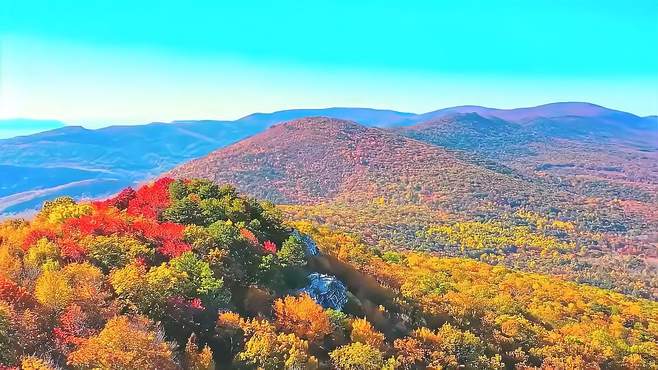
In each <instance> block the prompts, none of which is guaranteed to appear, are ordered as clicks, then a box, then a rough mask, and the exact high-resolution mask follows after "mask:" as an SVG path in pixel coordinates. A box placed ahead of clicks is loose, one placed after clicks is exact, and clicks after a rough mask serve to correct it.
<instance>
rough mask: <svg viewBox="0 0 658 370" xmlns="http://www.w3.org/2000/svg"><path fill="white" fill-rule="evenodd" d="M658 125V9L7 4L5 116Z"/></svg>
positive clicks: (649, 1)
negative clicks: (449, 113) (604, 116)
mask: <svg viewBox="0 0 658 370" xmlns="http://www.w3.org/2000/svg"><path fill="white" fill-rule="evenodd" d="M556 101H587V102H592V103H595V104H600V105H604V106H607V107H610V108H614V109H620V110H624V111H629V112H632V113H635V114H638V115H650V114H657V113H658V1H656V0H633V1H626V2H622V1H617V0H615V1H608V0H597V1H590V0H533V1H526V0H516V1H515V0H504V1H471V0H460V1H458V0H453V1H440V0H433V1H416V0H405V1H388V0H378V1H371V0H361V1H354V0H349V1H348V0H335V1H329V0H324V1H312V0H306V1H301V0H300V1H291V0H277V1H264V0H261V1H255V0H241V1H218V0H213V1H180V0H178V1H168V0H157V1H154V0H142V1H134V0H102V1H101V0H77V1H72V0H58V1H52V0H43V1H37V0H0V118H1V117H5V118H7V117H31V118H42V119H59V120H63V121H65V122H68V123H75V124H84V125H87V126H102V125H107V124H117V123H146V122H151V121H171V120H177V119H236V118H239V117H241V116H244V115H247V114H249V113H253V112H270V111H275V110H281V109H290V108H322V107H332V106H349V107H356V106H359V107H371V108H385V109H395V110H400V111H407V112H414V113H422V112H427V111H431V110H435V109H439V108H444V107H449V106H455V105H471V104H476V105H484V106H490V107H497V108H513V107H522V106H534V105H539V104H544V103H549V102H556Z"/></svg>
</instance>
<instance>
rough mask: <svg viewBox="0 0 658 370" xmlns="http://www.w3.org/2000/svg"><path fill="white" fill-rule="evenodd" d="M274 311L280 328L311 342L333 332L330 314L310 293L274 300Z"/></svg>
mask: <svg viewBox="0 0 658 370" xmlns="http://www.w3.org/2000/svg"><path fill="white" fill-rule="evenodd" d="M274 313H275V314H276V324H277V326H278V327H279V328H280V329H282V330H284V331H287V332H291V333H294V334H296V335H297V336H298V337H300V338H304V339H307V340H309V341H310V342H317V341H319V340H321V339H322V338H324V337H325V336H326V335H328V334H331V332H332V328H331V322H330V321H329V316H327V313H326V312H325V311H324V309H323V308H322V306H320V305H319V304H317V303H315V301H314V300H313V299H312V298H311V297H309V296H308V295H302V296H301V297H293V296H287V297H285V298H284V299H277V300H276V301H275V302H274Z"/></svg>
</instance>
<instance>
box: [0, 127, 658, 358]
mask: <svg viewBox="0 0 658 370" xmlns="http://www.w3.org/2000/svg"><path fill="white" fill-rule="evenodd" d="M324 121H325V122H326V120H324ZM333 125H336V126H338V128H342V130H350V129H352V130H355V131H363V130H364V129H362V128H358V127H354V125H353V124H348V123H344V122H335V121H334V122H333ZM363 135H368V134H367V133H363ZM386 135H390V134H386ZM391 140H392V139H391ZM405 140H407V139H401V142H400V143H403V142H404V141H405ZM657 318H658V303H656V302H655V301H650V300H646V299H639V298H634V297H630V296H626V295H623V294H619V293H614V292H611V291H609V290H606V289H601V288H593V287H590V286H586V285H580V284H574V283H570V282H566V281H564V280H562V279H559V278H556V277H551V276H546V275H539V274H531V273H525V272H520V271H515V270H510V269H507V268H505V267H501V266H491V265H490V264H487V263H484V262H477V261H473V260H470V259H464V258H441V257H436V256H432V255H430V254H427V253H423V252H394V251H386V252H382V251H380V250H378V249H377V248H375V247H374V246H372V245H369V244H367V243H364V242H363V241H361V240H360V239H359V238H357V237H355V236H353V235H350V234H346V233H341V232H337V231H335V230H331V229H330V228H327V227H323V226H316V225H313V223H312V222H307V221H296V222H284V221H283V218H282V214H281V213H280V211H279V210H278V209H277V208H276V207H275V206H274V205H273V204H271V203H269V202H267V201H262V200H257V199H254V198H250V197H246V196H244V195H241V194H240V193H238V192H236V189H235V188H234V187H232V186H230V185H221V186H220V185H218V184H214V183H212V182H210V181H207V180H197V179H181V180H176V181H174V180H172V179H170V178H161V179H159V180H157V181H156V182H154V183H151V184H148V185H145V186H143V187H141V188H139V189H137V190H133V189H130V188H129V189H125V190H123V191H122V192H120V194H118V195H117V196H116V197H113V198H109V199H106V200H103V201H97V202H93V203H76V202H75V201H73V200H72V199H71V198H69V197H61V198H57V199H55V200H53V201H50V202H47V203H46V204H45V205H44V206H43V208H42V209H41V210H40V211H39V213H38V214H37V215H36V216H35V217H34V218H33V219H32V220H30V221H25V220H8V221H5V222H2V223H0V368H2V369H21V370H23V369H25V370H27V369H39V370H55V369H62V368H64V369H68V368H71V369H136V370H152V369H172V370H175V369H195V370H212V369H225V368H237V369H284V368H287V369H341V370H350V369H360V370H382V369H385V370H394V369H399V370H404V369H439V368H446V369H458V368H464V369H492V370H500V369H505V368H517V369H538V368H544V369H595V368H610V369H621V368H624V369H644V368H647V369H652V368H655V367H656V366H658V346H657V345H656V343H658V332H657V331H656V328H657V327H658V322H657Z"/></svg>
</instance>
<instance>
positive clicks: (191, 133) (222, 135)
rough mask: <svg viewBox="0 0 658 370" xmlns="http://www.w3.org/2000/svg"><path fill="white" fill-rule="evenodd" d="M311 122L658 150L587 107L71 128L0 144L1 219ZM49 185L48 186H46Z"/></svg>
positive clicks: (636, 128) (638, 126)
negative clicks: (281, 126) (282, 126)
mask: <svg viewBox="0 0 658 370" xmlns="http://www.w3.org/2000/svg"><path fill="white" fill-rule="evenodd" d="M309 116H323V117H329V118H335V119H344V120H349V121H353V122H356V123H359V124H361V125H364V126H374V127H380V128H385V129H389V130H392V131H397V134H402V135H404V136H408V137H410V138H414V139H418V140H424V141H426V142H429V143H431V144H434V145H439V146H444V147H445V148H447V149H450V150H453V149H455V150H460V151H462V152H464V153H465V155H467V156H471V154H472V153H470V152H475V154H482V152H483V151H488V150H489V149H491V150H492V152H496V153H505V152H507V153H515V152H516V151H517V150H521V151H523V150H526V151H527V150H529V147H530V146H531V145H536V144H537V143H543V144H545V143H547V140H554V139H568V140H576V141H588V142H591V141H595V142H596V141H598V142H600V143H604V142H605V143H608V142H614V145H615V146H618V147H621V146H623V147H624V148H627V147H630V148H632V150H633V151H635V152H639V153H652V152H653V151H654V150H655V147H656V143H657V142H658V120H657V119H656V117H638V116H635V115H632V114H630V113H624V112H619V111H615V110H610V109H607V108H603V107H600V106H596V105H593V104H588V103H554V104H548V105H543V106H539V107H533V108H520V109H511V110H504V109H492V108H485V107H479V106H461V107H453V108H447V109H441V110H437V111H433V112H429V113H425V114H413V113H403V112H396V111H392V110H378V109H366V108H327V109H298V110H286V111H279V112H274V113H256V114H252V115H249V116H246V117H243V118H241V119H238V120H236V121H212V120H201V121H199V120H187V121H174V122H172V123H159V122H158V123H151V124H147V125H136V126H110V127H106V128H102V129H96V130H89V129H85V128H83V127H78V126H65V127H60V128H56V129H54V130H49V131H45V132H40V133H37V134H32V135H27V136H19V137H14V138H10V139H4V140H0V165H3V166H6V167H5V168H6V171H4V172H3V173H7V174H9V176H3V179H2V180H0V212H5V213H16V212H21V211H25V210H27V209H31V208H34V207H37V206H38V205H39V204H40V202H41V201H43V200H44V199H46V198H48V197H52V196H54V195H58V194H62V193H63V192H64V191H65V192H66V193H67V194H70V195H73V196H74V197H77V198H94V197H99V196H105V195H108V194H111V193H113V192H116V191H118V190H119V189H121V188H123V187H125V186H129V185H133V184H136V183H139V182H141V181H145V180H147V179H149V178H151V177H153V176H156V175H158V174H160V173H163V172H165V171H167V170H170V169H171V168H173V167H175V166H176V165H178V164H181V163H184V162H186V161H189V160H192V159H194V158H198V157H202V156H204V155H206V154H208V153H210V152H212V151H213V150H216V149H218V148H222V147H225V146H227V145H229V144H232V143H234V142H237V141H239V140H241V139H244V138H247V137H249V136H252V135H254V134H257V133H260V132H262V131H264V130H266V129H267V128H268V127H270V126H272V125H275V124H277V123H280V122H284V121H289V120H293V119H299V118H303V117H309ZM428 125H429V126H428ZM428 127H432V128H430V129H429V130H428V129H427V128H428ZM437 130H438V131H437ZM485 136H486V138H485ZM496 137H497V139H496ZM512 139H513V140H512ZM497 142H498V144H497ZM512 144H514V145H512ZM474 148H479V149H478V150H475V149H474ZM464 153H461V154H464ZM471 157H472V156H471ZM471 157H469V158H463V160H465V161H471V162H472V161H475V162H476V163H480V164H482V163H483V162H482V161H483V160H484V161H485V162H487V161H490V159H491V158H485V159H482V158H471ZM490 157H492V158H494V159H496V158H495V157H494V156H490ZM478 161H479V162H478ZM490 165H492V166H495V167H497V168H499V169H500V167H501V166H499V165H497V164H491V163H490ZM538 165H541V164H538ZM549 165H550V164H549ZM490 167H491V166H490ZM44 176H47V178H48V181H45V182H44V181H42V179H43V178H44ZM16 179H19V181H17V180H16Z"/></svg>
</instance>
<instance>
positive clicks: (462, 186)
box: [169, 117, 658, 297]
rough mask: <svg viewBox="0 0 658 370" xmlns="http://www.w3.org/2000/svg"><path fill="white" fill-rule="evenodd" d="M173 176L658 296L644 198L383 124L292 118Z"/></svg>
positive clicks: (453, 250) (416, 244)
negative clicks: (599, 190)
mask: <svg viewBox="0 0 658 370" xmlns="http://www.w3.org/2000/svg"><path fill="white" fill-rule="evenodd" d="M471 118H475V117H471ZM476 121H477V122H475V126H478V125H480V124H486V125H489V124H494V125H505V126H508V125H509V124H508V123H504V122H498V121H496V122H493V123H491V121H490V120H485V121H481V120H479V119H477V120H476ZM169 175H171V176H173V177H178V178H184V177H202V178H207V179H211V180H213V181H215V182H217V183H225V182H227V183H233V184H236V186H237V187H238V189H240V190H241V191H244V192H246V193H248V194H251V195H254V196H258V197H264V198H267V199H269V200H272V201H274V202H276V203H278V204H282V205H285V206H284V207H283V209H284V210H285V211H286V212H287V214H288V216H289V217H290V218H293V219H311V220H315V221H316V222H318V223H320V224H328V225H331V226H333V227H337V228H340V229H342V230H350V231H351V232H356V233H357V234H359V235H360V236H361V237H363V238H364V239H365V240H366V241H367V242H369V243H372V244H374V245H378V246H379V247H380V248H381V249H384V250H390V249H400V248H402V249H414V250H418V249H421V250H432V251H434V252H435V253H438V254H441V255H450V256H467V257H470V258H475V259H479V260H483V261H487V262H489V263H492V264H503V265H506V266H509V267H514V268H520V269H524V270H529V271H538V272H543V273H551V274H556V275H560V276H564V277H567V278H569V279H573V280H575V281H582V282H587V283H590V284H593V285H597V286H604V287H608V288H614V289H617V290H620V291H624V292H627V293H633V294H638V295H641V296H645V297H649V296H654V297H657V296H658V276H657V274H656V268H655V266H653V265H652V262H651V260H650V259H644V258H643V257H642V256H644V253H645V252H644V251H651V250H652V247H653V245H654V244H653V240H654V238H655V235H654V234H652V232H653V226H655V225H656V222H655V218H651V217H648V216H650V215H651V214H650V211H648V209H649V208H646V206H645V208H642V206H641V205H640V206H637V207H636V210H635V211H629V208H626V207H630V203H620V202H618V201H615V200H613V199H610V198H609V197H602V198H601V199H599V198H592V197H591V196H589V195H587V194H579V193H577V192H573V191H570V190H571V189H569V188H568V187H566V188H565V187H564V186H560V184H557V183H553V182H552V181H549V180H546V179H544V178H542V177H538V176H530V175H525V174H523V173H521V172H519V171H515V170H513V169H511V168H509V167H504V166H490V165H488V164H482V163H479V161H477V160H474V159H473V158H472V157H469V156H467V155H465V152H457V151H451V150H447V149H445V148H442V147H439V146H437V145H431V144H427V143H423V142H420V141H417V140H413V139H409V138H406V137H403V136H400V135H397V134H395V133H393V132H390V131H386V130H382V129H378V128H367V127H364V126H361V125H357V124H355V123H351V122H347V121H342V120H335V119H329V118H321V117H319V118H308V119H302V120H297V121H292V122H287V123H284V124H280V125H277V126H274V127H272V128H270V129H269V130H267V131H266V132H264V133H261V134H258V135H255V136H253V137H250V138H248V139H246V140H243V141H241V142H238V143H236V144H234V145H231V146H229V147H227V148H224V149H220V150H218V151H215V152H213V153H211V154H210V155H208V156H206V157H204V158H201V159H198V160H194V161H191V162H189V163H187V164H185V165H182V166H180V167H177V168H175V169H174V170H172V171H171V172H169ZM592 191H596V189H592ZM638 210H639V211H638ZM627 245H633V246H635V247H636V249H635V250H624V247H625V246H627ZM618 250H619V251H625V252H629V253H630V252H632V253H630V254H632V256H624V255H623V254H620V253H619V252H618ZM625 252H624V253H625ZM635 255H640V257H639V258H638V257H635Z"/></svg>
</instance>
